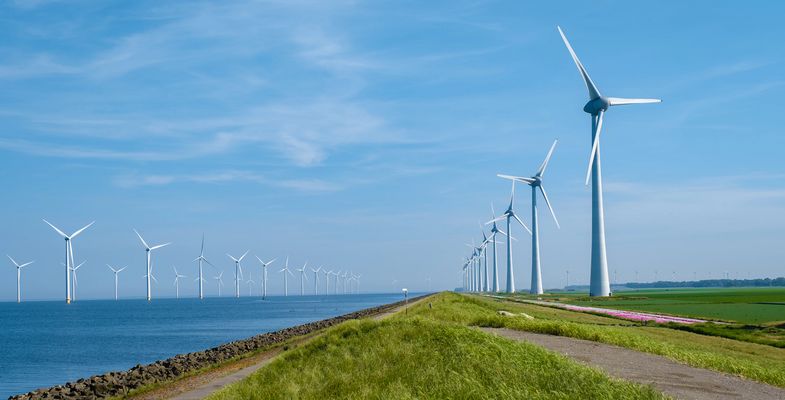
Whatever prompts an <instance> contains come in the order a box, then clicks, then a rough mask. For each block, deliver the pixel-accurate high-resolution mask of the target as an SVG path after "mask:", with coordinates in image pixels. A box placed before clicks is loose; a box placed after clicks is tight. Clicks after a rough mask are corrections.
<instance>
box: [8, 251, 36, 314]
mask: <svg viewBox="0 0 785 400" xmlns="http://www.w3.org/2000/svg"><path fill="white" fill-rule="evenodd" d="M6 257H8V259H9V260H11V262H12V263H14V266H15V267H16V302H17V303H21V302H22V290H21V289H22V285H21V281H22V268H24V267H26V266H28V265H30V264H32V263H34V262H35V261H30V262H26V263H24V264H19V263H17V262H16V260H14V259H13V258H11V256H9V255H8V254H6Z"/></svg>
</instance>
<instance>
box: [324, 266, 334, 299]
mask: <svg viewBox="0 0 785 400" xmlns="http://www.w3.org/2000/svg"><path fill="white" fill-rule="evenodd" d="M322 273H323V274H324V278H325V280H326V281H327V289H326V290H325V292H324V293H325V294H330V275H331V274H332V273H333V271H332V270H329V271H328V270H326V269H323V270H322Z"/></svg>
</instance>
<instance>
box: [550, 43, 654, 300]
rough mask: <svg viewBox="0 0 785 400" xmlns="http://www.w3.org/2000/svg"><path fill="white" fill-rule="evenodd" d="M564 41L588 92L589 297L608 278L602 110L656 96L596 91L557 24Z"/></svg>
mask: <svg viewBox="0 0 785 400" xmlns="http://www.w3.org/2000/svg"><path fill="white" fill-rule="evenodd" d="M557 29H558V30H559V34H560V35H561V38H562V40H563V41H564V44H565V45H566V46H567V50H569V52H570V55H571V56H572V60H573V61H574V62H575V66H577V67H578V72H580V74H581V77H582V78H583V82H584V83H585V84H586V89H588V91H589V102H588V103H586V105H585V106H583V111H585V112H587V113H588V114H590V115H591V128H592V132H591V134H592V147H591V154H590V156H589V169H588V171H587V172H586V185H588V184H589V179H590V178H591V181H592V185H591V193H592V196H591V197H592V213H591V220H592V229H591V243H592V244H591V279H590V284H589V296H610V294H611V285H610V282H609V279H608V259H607V256H606V251H605V211H604V209H603V204H602V203H603V202H602V170H601V168H600V133H602V121H603V116H604V115H605V112H606V111H608V108H610V107H613V106H621V105H627V104H646V103H659V102H661V101H662V100H659V99H625V98H620V97H605V96H603V95H601V94H600V91H599V89H597V86H595V85H594V82H593V81H592V80H591V78H590V77H589V73H588V72H586V68H584V67H583V64H581V61H580V60H579V59H578V56H577V55H576V54H575V51H574V50H573V49H572V46H571V45H570V42H569V41H568V40H567V37H566V36H564V32H562V30H561V27H557Z"/></svg>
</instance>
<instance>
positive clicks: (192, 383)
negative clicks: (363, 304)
mask: <svg viewBox="0 0 785 400" xmlns="http://www.w3.org/2000/svg"><path fill="white" fill-rule="evenodd" d="M423 300H425V299H419V300H415V301H411V302H409V305H408V307H412V306H413V305H415V304H416V303H418V302H420V301H423ZM405 307H406V306H405V305H402V306H399V307H396V308H393V309H391V310H388V311H385V312H383V313H380V314H377V315H374V316H373V317H371V318H373V319H374V320H381V319H384V318H387V317H389V316H391V315H393V314H395V313H397V312H399V311H401V310H404V308H405ZM320 334H321V333H315V334H313V335H310V336H307V337H303V338H302V339H300V340H298V341H296V342H294V343H293V344H297V345H301V344H304V343H306V342H308V341H310V340H311V339H313V338H315V337H317V336H319V335H320ZM282 351H283V350H282V349H281V348H280V347H279V348H275V349H272V350H269V351H265V352H263V353H260V354H257V355H255V356H253V357H249V358H248V359H246V360H241V361H239V362H238V363H236V364H232V365H230V366H227V367H226V368H219V369H218V370H216V371H210V372H207V373H205V374H200V375H197V376H193V377H190V378H186V379H183V380H182V381H181V382H177V383H175V384H173V385H170V386H167V387H166V388H162V389H159V390H156V391H154V392H151V393H150V394H148V395H146V396H145V395H143V396H139V397H134V400H157V399H172V400H197V399H203V398H205V397H207V396H209V395H210V394H212V393H213V392H216V391H218V390H220V389H221V388H223V387H224V386H226V385H229V384H232V383H235V382H238V381H241V380H243V379H245V378H246V377H248V376H250V375H251V374H253V373H254V372H256V371H257V370H259V369H261V368H263V367H265V366H266V365H268V364H270V363H271V362H273V360H275V358H276V357H277V356H278V355H279V354H280V353H281V352H282Z"/></svg>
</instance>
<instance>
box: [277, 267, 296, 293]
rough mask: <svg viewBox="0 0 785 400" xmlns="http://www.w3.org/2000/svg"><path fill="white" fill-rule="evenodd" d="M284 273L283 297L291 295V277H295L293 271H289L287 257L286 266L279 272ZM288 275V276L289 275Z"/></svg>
mask: <svg viewBox="0 0 785 400" xmlns="http://www.w3.org/2000/svg"><path fill="white" fill-rule="evenodd" d="M278 272H283V295H284V296H288V295H289V275H291V276H294V274H293V273H292V271H290V270H289V257H286V264H285V265H284V267H283V269H282V270H280V271H278ZM287 274H288V275H287Z"/></svg>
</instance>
